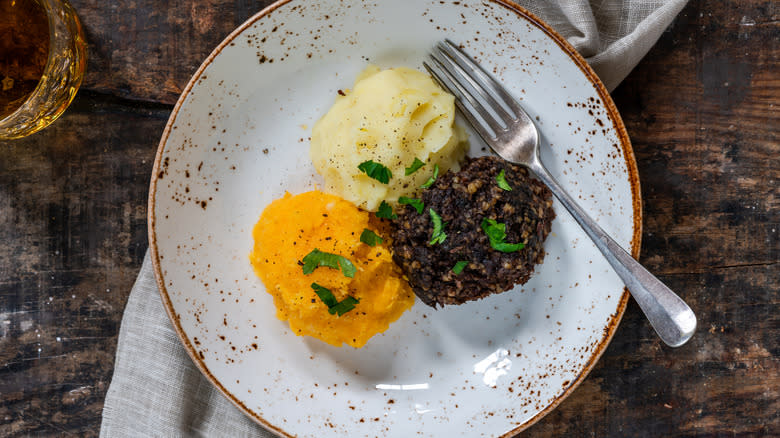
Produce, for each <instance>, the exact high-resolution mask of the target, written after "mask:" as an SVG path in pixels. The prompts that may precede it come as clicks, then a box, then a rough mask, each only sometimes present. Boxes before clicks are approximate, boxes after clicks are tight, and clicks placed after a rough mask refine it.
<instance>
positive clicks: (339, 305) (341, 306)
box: [311, 283, 360, 316]
mask: <svg viewBox="0 0 780 438" xmlns="http://www.w3.org/2000/svg"><path fill="white" fill-rule="evenodd" d="M311 288H312V289H314V293H315V294H317V296H318V297H320V300H322V302H323V303H325V305H326V306H328V313H330V314H331V315H333V314H335V313H338V314H339V316H341V315H343V314H345V313H347V312H349V311H350V310H352V309H354V308H355V304H357V303H359V302H360V300H359V299H357V298H354V297H351V296H347V297H346V298H344V299H343V300H341V301H336V297H335V296H334V295H333V292H331V291H330V289H328V288H326V287H322V286H320V285H319V284H317V283H312V284H311Z"/></svg>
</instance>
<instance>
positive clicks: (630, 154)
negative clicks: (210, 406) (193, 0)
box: [148, 0, 642, 437]
mask: <svg viewBox="0 0 780 438" xmlns="http://www.w3.org/2000/svg"><path fill="white" fill-rule="evenodd" d="M294 1H300V0H278V1H276V2H275V3H273V4H271V5H269V6H268V7H266V8H265V9H263V10H261V11H260V12H258V13H257V14H255V15H254V16H252V17H251V18H249V19H248V20H247V21H245V22H244V23H243V24H241V25H240V26H239V27H238V28H236V29H235V30H234V31H233V32H231V33H230V34H229V35H228V36H227V37H226V38H225V39H224V40H223V41H222V42H221V43H220V44H219V45H218V46H217V47H216V48H215V49H214V51H212V52H211V54H210V55H209V56H208V57H207V58H206V60H205V61H203V64H201V66H200V67H199V68H198V70H197V71H196V72H195V74H194V75H193V76H192V78H190V81H189V82H188V83H187V86H186V87H185V88H184V91H182V93H181V95H180V96H179V100H178V101H177V102H176V105H175V106H174V108H173V111H172V112H171V115H170V117H169V118H168V123H167V124H166V125H165V129H164V131H163V134H162V137H161V139H160V143H159V146H158V148H157V155H156V156H155V160H154V167H153V169H152V177H151V183H150V185H149V203H148V233H149V249H150V252H151V259H152V267H153V269H154V276H155V279H156V281H157V288H158V289H159V291H160V297H161V298H162V302H163V307H165V311H166V313H167V314H168V317H169V318H170V320H171V322H172V323H173V327H174V329H175V330H176V334H177V335H178V336H179V339H180V340H181V341H182V344H183V345H184V349H185V350H186V351H187V354H188V355H189V356H190V359H192V361H193V363H195V365H196V366H197V367H198V369H199V370H200V371H201V373H203V375H204V376H206V378H207V379H208V380H209V382H211V383H212V384H213V385H214V386H215V387H216V388H217V389H218V390H219V391H220V392H221V393H222V394H223V395H224V396H225V397H226V398H227V399H228V400H230V401H231V402H232V403H233V404H234V405H235V406H236V407H238V408H239V409H240V410H241V411H242V412H244V414H246V415H247V416H248V417H249V418H252V419H253V420H254V421H256V422H257V423H258V424H260V425H261V426H263V427H265V428H266V429H268V430H269V431H271V432H273V433H275V434H277V435H279V436H285V437H291V436H292V435H290V434H288V433H287V432H285V431H284V430H282V429H280V428H279V427H277V426H275V425H273V424H271V423H269V422H268V421H267V420H265V419H264V418H263V417H261V416H260V415H258V414H257V413H255V412H253V411H252V410H251V409H249V408H247V407H246V406H245V405H244V404H243V403H242V402H241V401H240V400H239V399H238V398H237V397H236V396H235V395H233V394H232V393H231V392H230V391H228V390H227V389H226V388H225V387H224V386H222V384H221V383H220V382H219V380H218V379H217V378H216V377H215V376H214V375H213V374H211V371H210V370H209V369H208V367H207V366H206V364H205V363H204V362H203V360H202V359H201V358H200V356H198V354H197V353H196V351H195V348H194V347H193V345H192V344H191V343H190V341H189V339H188V338H187V336H186V334H185V332H184V330H183V329H182V327H181V323H180V321H179V318H178V316H177V315H176V312H175V310H174V308H173V303H172V301H171V299H170V296H169V295H168V291H167V289H166V287H165V281H164V279H163V275H162V270H161V268H160V259H159V252H158V248H157V236H156V234H155V207H154V206H155V194H156V191H157V180H158V174H159V172H160V165H161V161H162V156H163V152H164V151H165V145H166V143H167V141H168V137H169V135H170V133H171V129H172V127H173V125H174V124H175V122H176V117H177V116H178V114H179V110H180V109H181V106H182V105H183V103H184V101H185V100H186V99H187V96H188V95H189V93H190V91H191V90H192V88H193V86H194V85H195V84H196V83H197V82H198V80H199V79H200V77H201V75H202V74H203V71H204V70H205V69H206V68H207V67H208V66H209V65H210V64H211V63H212V62H213V61H214V59H215V58H216V57H217V56H219V54H220V52H222V50H223V49H224V48H225V47H226V46H228V45H229V44H230V43H231V42H232V41H233V40H234V39H235V38H236V37H238V36H239V35H240V34H241V33H242V32H243V31H244V30H246V29H247V28H248V27H250V26H252V25H253V24H254V23H255V22H257V21H258V20H260V19H262V18H263V17H265V16H266V15H268V14H270V13H271V12H273V11H274V10H276V9H277V8H279V7H281V6H284V5H286V4H287V3H290V2H294ZM488 1H490V2H492V3H496V4H498V5H500V6H502V7H505V8H507V9H508V10H510V11H512V12H514V13H516V14H517V15H519V16H520V17H521V18H524V19H525V20H527V21H528V22H529V23H530V24H532V25H534V26H536V27H537V28H539V29H540V30H542V31H543V32H544V33H545V34H546V35H547V36H549V37H550V38H551V39H552V40H553V41H554V42H555V43H556V44H558V46H559V47H560V48H561V49H562V50H563V51H564V53H566V54H567V55H568V56H569V58H570V59H571V60H572V61H573V62H574V64H575V65H576V66H577V67H578V68H579V69H580V71H582V73H583V74H584V75H585V77H586V78H587V79H588V81H589V82H590V83H591V84H592V85H593V87H594V88H595V89H596V92H597V93H598V95H599V97H600V98H601V101H602V102H603V103H604V107H605V109H606V111H607V115H608V117H609V119H610V121H611V122H612V126H613V127H614V129H615V131H616V133H617V135H618V138H619V140H620V145H621V149H622V153H623V158H624V159H625V160H626V169H627V171H628V178H629V184H630V186H631V198H632V207H633V216H634V224H633V226H634V229H633V235H632V237H631V255H632V256H633V257H634V258H635V259H638V258H639V252H640V247H641V240H642V199H641V189H640V185H639V171H638V169H637V164H636V156H635V155H634V150H633V148H632V146H631V141H630V140H629V137H628V132H627V131H626V127H625V125H624V124H623V119H622V118H621V117H620V114H619V112H618V110H617V107H616V106H615V103H614V102H613V101H612V98H611V96H610V95H609V92H608V91H607V89H606V87H605V86H604V84H603V83H602V82H601V80H600V79H599V78H598V76H597V75H596V72H595V71H593V69H592V68H591V67H590V65H588V63H587V62H586V61H585V59H584V58H583V57H582V56H581V55H580V54H579V53H578V52H577V51H576V49H574V47H573V46H572V45H571V44H569V42H568V41H566V39H565V38H563V37H562V36H561V35H560V34H559V33H558V32H556V31H555V30H554V29H553V28H552V27H550V26H549V25H548V24H547V23H545V22H544V21H542V19H540V18H539V17H537V16H536V15H534V14H533V13H531V12H530V11H528V10H527V9H525V8H523V7H522V6H520V5H518V4H517V3H515V2H513V1H509V0H488ZM629 295H630V294H629V292H628V289H625V288H624V289H623V295H622V296H621V297H620V302H619V304H618V307H617V310H616V312H615V314H614V316H613V317H612V319H611V320H610V321H609V322H608V324H607V326H606V327H605V330H604V336H603V337H602V339H601V341H600V342H599V343H598V345H597V346H596V348H595V349H594V350H593V353H592V354H591V356H590V358H589V360H588V362H587V363H586V365H585V366H584V367H583V369H582V371H581V372H580V374H579V375H578V376H577V378H576V379H575V380H574V382H573V383H572V384H571V385H569V387H568V388H566V390H565V391H564V392H563V393H561V394H560V395H559V396H558V397H557V398H556V399H555V400H553V402H552V403H550V404H549V405H547V407H545V408H544V409H542V410H541V411H540V412H538V413H537V414H536V415H535V416H533V417H531V418H530V419H529V420H527V421H526V422H525V423H523V424H521V425H519V426H517V427H516V428H514V429H512V430H510V431H508V432H507V433H505V434H503V435H502V437H511V436H514V435H516V434H518V433H520V432H522V431H524V430H525V429H527V428H529V427H531V426H532V425H534V424H535V423H536V422H537V421H539V420H540V419H542V418H543V417H544V416H545V415H547V414H549V413H550V412H552V411H553V410H554V409H555V408H557V407H558V405H560V404H561V403H562V402H563V400H565V399H566V398H567V397H568V396H569V395H570V394H571V393H572V392H573V391H574V390H575V389H576V388H577V387H578V386H579V385H580V384H581V383H582V382H583V380H585V377H587V375H588V374H589V373H590V371H591V370H592V369H593V368H594V367H595V365H596V363H597V362H598V360H599V358H601V356H602V355H603V354H604V351H605V350H606V348H607V346H608V345H609V343H610V341H611V340H612V337H613V336H614V335H615V332H616V330H617V327H618V325H619V324H620V320H621V319H622V318H623V314H624V313H625V310H626V306H627V304H628V297H629Z"/></svg>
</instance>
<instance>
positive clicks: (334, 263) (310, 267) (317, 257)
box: [303, 248, 357, 278]
mask: <svg viewBox="0 0 780 438" xmlns="http://www.w3.org/2000/svg"><path fill="white" fill-rule="evenodd" d="M320 266H327V267H328V268H332V269H339V267H341V272H342V273H343V274H344V276H345V277H349V278H353V277H354V276H355V271H357V269H356V268H355V265H353V264H352V262H350V261H349V260H348V259H347V258H346V257H343V256H340V255H338V254H331V253H328V252H322V251H320V250H319V249H317V248H314V249H313V250H312V252H310V253H308V254H306V257H304V258H303V273H304V274H305V275H309V274H311V273H312V272H314V270H315V269H317V268H319V267H320Z"/></svg>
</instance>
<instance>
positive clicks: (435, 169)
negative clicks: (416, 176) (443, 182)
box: [420, 164, 439, 189]
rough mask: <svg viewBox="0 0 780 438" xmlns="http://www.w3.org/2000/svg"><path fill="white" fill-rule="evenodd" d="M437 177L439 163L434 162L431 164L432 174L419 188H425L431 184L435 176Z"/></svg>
mask: <svg viewBox="0 0 780 438" xmlns="http://www.w3.org/2000/svg"><path fill="white" fill-rule="evenodd" d="M438 177H439V165H438V164H434V165H433V176H432V177H430V178H428V181H425V184H423V185H421V186H420V188H421V189H427V188H428V187H430V186H432V185H433V183H434V182H435V181H436V178H438Z"/></svg>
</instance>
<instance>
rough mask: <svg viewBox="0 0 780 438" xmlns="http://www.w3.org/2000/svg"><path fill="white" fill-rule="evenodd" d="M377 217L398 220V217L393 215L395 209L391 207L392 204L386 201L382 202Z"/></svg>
mask: <svg viewBox="0 0 780 438" xmlns="http://www.w3.org/2000/svg"><path fill="white" fill-rule="evenodd" d="M376 217H378V218H382V219H396V218H398V216H396V215H395V214H394V213H393V207H391V206H390V204H388V203H387V202H385V201H382V203H381V204H379V209H378V210H377V211H376Z"/></svg>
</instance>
